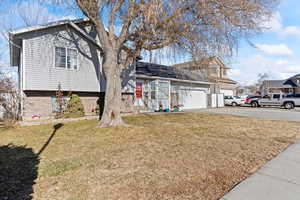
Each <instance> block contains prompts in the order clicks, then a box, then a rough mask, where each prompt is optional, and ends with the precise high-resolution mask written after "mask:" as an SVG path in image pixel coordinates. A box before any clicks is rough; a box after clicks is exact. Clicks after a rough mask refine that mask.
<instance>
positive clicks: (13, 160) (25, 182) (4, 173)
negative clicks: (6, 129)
mask: <svg viewBox="0 0 300 200" xmlns="http://www.w3.org/2000/svg"><path fill="white" fill-rule="evenodd" d="M62 126H63V124H56V125H54V126H53V129H54V130H53V133H52V134H51V136H50V137H49V139H48V140H47V142H46V143H45V144H44V145H43V147H42V148H41V150H40V151H39V152H38V153H37V154H35V153H34V152H33V149H32V148H27V147H26V145H25V146H15V145H13V144H8V145H5V146H0V200H30V199H32V194H33V185H34V184H35V180H36V178H37V177H38V165H39V163H40V158H39V156H40V154H41V153H42V152H43V151H44V150H45V149H46V147H47V146H48V145H49V143H50V141H51V140H52V138H53V137H54V135H55V133H56V132H57V130H58V129H59V128H61V127H62Z"/></svg>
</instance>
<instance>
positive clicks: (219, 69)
mask: <svg viewBox="0 0 300 200" xmlns="http://www.w3.org/2000/svg"><path fill="white" fill-rule="evenodd" d="M173 67H175V68H178V69H188V70H191V71H194V72H197V73H199V74H202V75H203V76H204V77H205V78H206V79H207V80H208V81H210V82H213V83H214V84H213V85H212V88H211V90H212V92H213V93H223V94H224V95H235V93H236V92H235V88H236V84H237V82H236V81H234V80H232V79H230V78H229V77H228V71H229V69H230V68H229V67H227V66H226V65H225V64H224V63H223V62H222V61H221V60H220V58H218V57H216V56H214V57H210V58H204V59H202V60H200V61H190V62H185V63H180V64H176V65H173Z"/></svg>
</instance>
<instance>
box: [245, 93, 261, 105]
mask: <svg viewBox="0 0 300 200" xmlns="http://www.w3.org/2000/svg"><path fill="white" fill-rule="evenodd" d="M261 98H262V96H260V95H249V96H248V97H247V98H246V101H245V104H247V105H251V106H252V107H258V106H259V104H258V100H259V99H261Z"/></svg>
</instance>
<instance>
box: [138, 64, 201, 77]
mask: <svg viewBox="0 0 300 200" xmlns="http://www.w3.org/2000/svg"><path fill="white" fill-rule="evenodd" d="M136 74H137V75H145V76H157V77H163V78H174V79H180V80H192V81H206V80H204V78H203V76H202V75H201V74H198V73H194V72H191V71H189V70H180V69H176V68H174V67H171V66H166V65H160V64H154V63H146V62H137V63H136Z"/></svg>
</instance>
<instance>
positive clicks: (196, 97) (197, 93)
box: [179, 89, 207, 110]
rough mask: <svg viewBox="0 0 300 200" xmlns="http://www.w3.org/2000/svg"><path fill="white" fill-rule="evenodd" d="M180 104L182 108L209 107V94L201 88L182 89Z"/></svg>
mask: <svg viewBox="0 0 300 200" xmlns="http://www.w3.org/2000/svg"><path fill="white" fill-rule="evenodd" d="M179 104H181V105H182V109H183V110H184V109H197V108H206V107H207V94H206V92H204V91H201V90H187V89H185V90H180V91H179Z"/></svg>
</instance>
